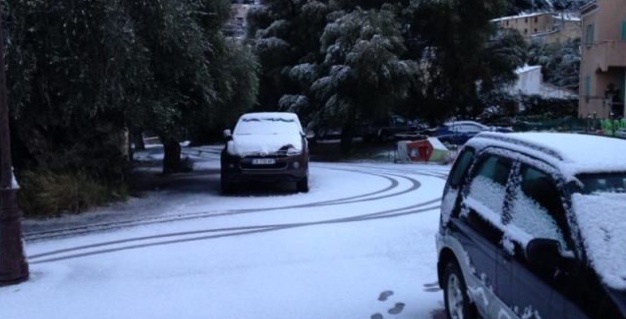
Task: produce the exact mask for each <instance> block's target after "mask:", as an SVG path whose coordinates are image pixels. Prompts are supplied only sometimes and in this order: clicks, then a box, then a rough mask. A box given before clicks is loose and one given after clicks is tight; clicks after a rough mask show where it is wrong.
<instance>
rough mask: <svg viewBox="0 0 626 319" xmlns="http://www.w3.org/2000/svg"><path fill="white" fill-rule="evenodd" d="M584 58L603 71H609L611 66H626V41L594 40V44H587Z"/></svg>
mask: <svg viewBox="0 0 626 319" xmlns="http://www.w3.org/2000/svg"><path fill="white" fill-rule="evenodd" d="M583 50H584V49H583ZM584 59H585V60H587V61H589V62H591V63H592V65H594V66H595V68H597V69H600V70H602V72H606V71H608V70H609V67H626V42H625V41H599V42H594V43H593V44H592V45H587V47H586V51H585V52H584Z"/></svg>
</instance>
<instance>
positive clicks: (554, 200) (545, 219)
mask: <svg viewBox="0 0 626 319" xmlns="http://www.w3.org/2000/svg"><path fill="white" fill-rule="evenodd" d="M520 178H521V180H520V183H519V187H518V188H517V189H516V190H515V196H514V199H513V200H512V202H511V210H510V225H511V226H514V227H515V228H516V229H519V230H520V231H521V236H520V237H518V238H513V239H517V240H518V241H521V242H525V241H527V240H530V239H532V238H548V239H555V240H558V241H559V242H560V243H561V245H562V246H563V247H564V248H566V247H567V244H566V241H565V240H564V237H563V232H562V228H563V227H565V223H566V220H565V211H564V208H563V200H562V199H561V192H560V191H559V189H558V187H557V185H556V182H555V181H554V179H553V178H552V177H551V175H549V174H548V173H546V172H543V171H541V170H538V169H536V168H534V167H531V166H529V165H526V164H522V166H521V168H520ZM513 237H515V236H513Z"/></svg>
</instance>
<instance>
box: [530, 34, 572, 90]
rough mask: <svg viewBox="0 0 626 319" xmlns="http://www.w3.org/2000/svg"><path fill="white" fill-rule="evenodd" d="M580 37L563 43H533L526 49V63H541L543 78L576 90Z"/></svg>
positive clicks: (559, 85)
mask: <svg viewBox="0 0 626 319" xmlns="http://www.w3.org/2000/svg"><path fill="white" fill-rule="evenodd" d="M579 48H580V39H578V40H570V41H567V42H564V43H547V44H542V43H533V44H531V45H530V47H529V49H528V64H529V65H541V67H542V68H541V71H542V73H543V80H544V81H546V82H547V83H550V84H553V85H556V86H558V87H562V88H567V89H569V90H571V91H573V92H578V81H579V78H578V74H579V69H580V49H579Z"/></svg>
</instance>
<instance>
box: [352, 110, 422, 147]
mask: <svg viewBox="0 0 626 319" xmlns="http://www.w3.org/2000/svg"><path fill="white" fill-rule="evenodd" d="M419 128H422V127H421V124H420V123H418V122H417V121H412V120H408V119H406V118H404V117H402V116H399V115H391V116H390V117H389V118H386V119H383V120H378V121H373V122H368V123H365V124H363V126H362V128H361V136H362V137H363V141H365V142H371V141H379V142H385V141H390V140H395V139H396V138H397V136H396V135H398V134H400V133H407V132H414V131H416V130H418V129H419Z"/></svg>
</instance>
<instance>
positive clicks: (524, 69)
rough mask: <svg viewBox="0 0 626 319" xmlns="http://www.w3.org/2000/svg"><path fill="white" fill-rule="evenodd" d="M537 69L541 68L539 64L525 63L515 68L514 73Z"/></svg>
mask: <svg viewBox="0 0 626 319" xmlns="http://www.w3.org/2000/svg"><path fill="white" fill-rule="evenodd" d="M537 69H540V70H541V65H528V64H525V65H524V66H522V67H519V68H517V69H515V73H517V74H520V73H524V72H529V71H532V70H537Z"/></svg>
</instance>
